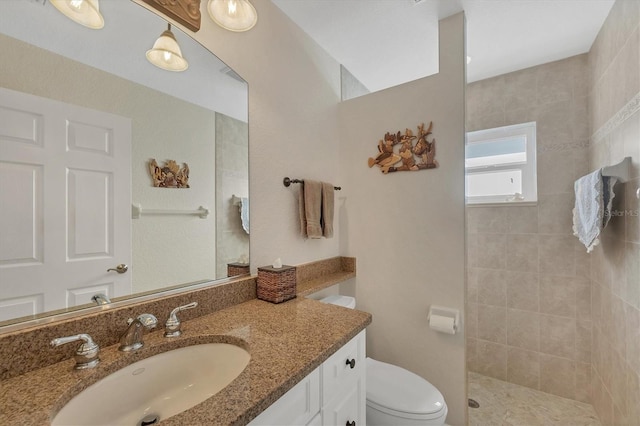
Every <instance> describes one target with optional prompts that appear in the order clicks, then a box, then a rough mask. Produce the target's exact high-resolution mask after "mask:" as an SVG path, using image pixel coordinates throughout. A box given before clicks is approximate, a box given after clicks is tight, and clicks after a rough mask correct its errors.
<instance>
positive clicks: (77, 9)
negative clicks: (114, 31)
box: [49, 0, 104, 30]
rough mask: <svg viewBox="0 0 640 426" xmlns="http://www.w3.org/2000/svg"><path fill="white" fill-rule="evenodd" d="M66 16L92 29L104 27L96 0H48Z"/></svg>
mask: <svg viewBox="0 0 640 426" xmlns="http://www.w3.org/2000/svg"><path fill="white" fill-rule="evenodd" d="M49 1H50V2H51V4H52V5H53V7H55V8H56V9H58V10H59V11H60V12H62V13H63V14H64V15H65V16H66V17H68V18H70V19H71V20H73V21H75V22H77V23H78V24H80V25H84V26H85V27H87V28H91V29H93V30H99V29H100V28H102V27H104V18H103V17H102V15H101V14H100V5H99V3H98V0H49Z"/></svg>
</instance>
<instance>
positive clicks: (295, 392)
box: [249, 367, 320, 426]
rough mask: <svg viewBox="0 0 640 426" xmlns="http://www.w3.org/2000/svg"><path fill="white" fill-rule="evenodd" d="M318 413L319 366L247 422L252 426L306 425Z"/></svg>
mask: <svg viewBox="0 0 640 426" xmlns="http://www.w3.org/2000/svg"><path fill="white" fill-rule="evenodd" d="M319 413H320V367H318V368H316V369H315V370H313V372H312V373H311V374H309V375H308V376H307V377H305V378H304V379H302V380H301V381H300V382H299V383H298V384H297V385H295V386H294V387H292V388H291V389H289V391H288V392H287V393H285V394H284V395H282V396H281V397H280V398H279V399H278V400H277V401H276V402H274V403H273V404H272V405H271V406H270V407H269V408H267V409H266V410H264V411H263V412H262V413H260V415H259V416H258V417H256V418H255V419H253V420H252V421H251V422H250V423H249V424H250V425H252V426H282V425H306V424H308V423H310V422H311V424H313V421H317V419H315V417H316V415H317V414H319Z"/></svg>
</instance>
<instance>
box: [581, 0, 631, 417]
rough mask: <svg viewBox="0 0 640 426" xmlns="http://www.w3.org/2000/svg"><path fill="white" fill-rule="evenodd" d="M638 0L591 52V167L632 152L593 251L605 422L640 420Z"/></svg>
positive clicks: (597, 396) (597, 399) (621, 1)
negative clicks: (624, 179)
mask: <svg viewBox="0 0 640 426" xmlns="http://www.w3.org/2000/svg"><path fill="white" fill-rule="evenodd" d="M639 26H640V2H638V1H634V0H629V1H627V0H618V1H617V2H616V3H615V4H614V6H613V8H612V9H611V12H610V14H609V16H608V17H607V20H606V21H605V24H604V25H603V27H602V29H601V30H600V33H599V34H598V36H597V38H596V40H595V42H594V44H593V46H592V48H591V51H590V52H589V89H590V91H589V113H590V119H589V123H590V146H589V160H590V169H597V168H599V167H603V166H606V165H609V164H613V163H616V162H618V161H620V160H622V158H624V157H625V156H631V157H632V158H633V166H632V168H631V177H632V179H631V180H630V181H629V182H627V183H624V184H621V183H618V184H617V185H616V186H615V188H614V192H615V194H616V197H615V199H614V212H615V213H616V215H614V216H613V217H612V219H611V223H610V224H609V226H608V227H607V228H606V229H605V230H604V232H603V234H602V238H601V239H602V244H601V246H598V247H596V249H595V250H594V252H593V255H592V266H591V291H592V321H593V330H592V334H593V346H592V354H593V357H592V359H593V363H592V403H593V405H594V407H595V409H596V412H597V413H598V415H599V416H600V419H601V420H602V423H603V424H616V425H638V424H639V423H640V272H639V268H640V225H639V218H638V215H639V214H640V201H639V200H638V198H636V195H635V191H636V190H637V189H638V188H640V164H639V163H640V28H639Z"/></svg>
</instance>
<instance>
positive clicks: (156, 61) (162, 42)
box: [147, 25, 189, 71]
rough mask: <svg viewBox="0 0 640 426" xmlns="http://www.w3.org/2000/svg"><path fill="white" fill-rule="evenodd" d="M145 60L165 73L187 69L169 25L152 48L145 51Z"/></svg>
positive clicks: (187, 65) (186, 63)
mask: <svg viewBox="0 0 640 426" xmlns="http://www.w3.org/2000/svg"><path fill="white" fill-rule="evenodd" d="M147 59H148V60H149V62H151V63H152V64H153V65H155V66H157V67H159V68H162V69H163V70H167V71H184V70H186V69H187V68H188V67H189V63H188V62H187V61H186V60H185V59H184V58H183V57H182V51H181V50H180V46H178V42H177V41H176V38H175V36H174V35H173V33H172V32H171V25H169V29H168V30H166V31H165V32H163V33H162V34H161V35H160V37H158V39H157V40H156V42H155V43H153V48H151V49H150V50H147Z"/></svg>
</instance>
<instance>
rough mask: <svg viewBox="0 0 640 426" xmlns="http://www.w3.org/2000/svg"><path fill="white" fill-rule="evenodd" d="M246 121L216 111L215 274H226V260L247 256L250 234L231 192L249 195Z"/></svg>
mask: <svg viewBox="0 0 640 426" xmlns="http://www.w3.org/2000/svg"><path fill="white" fill-rule="evenodd" d="M247 127H248V126H247V123H245V122H243V121H240V120H236V119H235V118H231V117H228V116H226V115H224V114H216V149H217V152H216V223H217V229H216V231H217V238H216V276H217V277H218V278H223V277H226V276H227V264H228V263H232V262H238V261H239V260H240V259H241V258H242V257H243V256H244V257H245V258H246V259H249V235H248V234H247V233H246V232H245V230H244V229H243V228H242V220H241V217H240V211H239V207H238V206H237V205H234V204H233V196H236V197H248V196H249V136H248V128H247Z"/></svg>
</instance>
